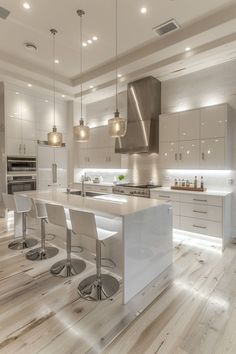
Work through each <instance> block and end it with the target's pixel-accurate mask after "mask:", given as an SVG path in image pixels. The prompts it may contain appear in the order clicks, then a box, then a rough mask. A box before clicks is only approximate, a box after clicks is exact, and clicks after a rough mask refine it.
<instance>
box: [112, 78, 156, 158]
mask: <svg viewBox="0 0 236 354" xmlns="http://www.w3.org/2000/svg"><path fill="white" fill-rule="evenodd" d="M127 95H128V107H127V108H128V109H127V112H128V113H127V114H128V117H127V132H126V135H125V136H124V137H123V138H117V139H116V145H115V152H116V153H121V154H132V153H143V152H158V148H159V146H158V145H159V131H158V130H159V114H160V113H161V83H160V81H158V80H157V79H155V78H154V77H152V76H149V77H146V78H144V79H140V80H137V81H134V82H130V83H129V84H128V90H127Z"/></svg>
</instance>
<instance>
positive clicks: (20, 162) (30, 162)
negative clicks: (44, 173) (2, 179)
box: [7, 156, 36, 173]
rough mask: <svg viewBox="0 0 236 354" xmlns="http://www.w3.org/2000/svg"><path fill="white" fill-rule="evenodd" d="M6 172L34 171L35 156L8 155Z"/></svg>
mask: <svg viewBox="0 0 236 354" xmlns="http://www.w3.org/2000/svg"><path fill="white" fill-rule="evenodd" d="M7 172H8V173H9V172H12V173H14V172H36V158H35V157H12V156H8V157H7Z"/></svg>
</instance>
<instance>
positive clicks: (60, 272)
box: [50, 258, 86, 278]
mask: <svg viewBox="0 0 236 354" xmlns="http://www.w3.org/2000/svg"><path fill="white" fill-rule="evenodd" d="M85 268H86V263H85V262H84V261H82V260H80V259H75V258H73V259H71V261H70V262H69V261H68V260H67V259H63V260H62V261H59V262H57V263H55V264H53V265H52V267H51V269H50V272H51V273H52V274H53V275H55V276H58V277H63V278H67V277H71V276H73V275H77V274H79V273H81V272H83V270H84V269H85Z"/></svg>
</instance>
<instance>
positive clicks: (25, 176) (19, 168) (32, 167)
mask: <svg viewBox="0 0 236 354" xmlns="http://www.w3.org/2000/svg"><path fill="white" fill-rule="evenodd" d="M36 171H37V167H36V158H35V157H30V158H29V157H18V156H17V157H12V156H8V157H7V192H8V193H9V194H13V193H15V192H23V191H33V190H36Z"/></svg>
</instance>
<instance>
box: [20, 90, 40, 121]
mask: <svg viewBox="0 0 236 354" xmlns="http://www.w3.org/2000/svg"><path fill="white" fill-rule="evenodd" d="M20 98H21V118H22V119H24V120H28V121H30V122H35V114H36V109H35V99H34V97H32V96H28V95H22V94H21V95H20Z"/></svg>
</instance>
